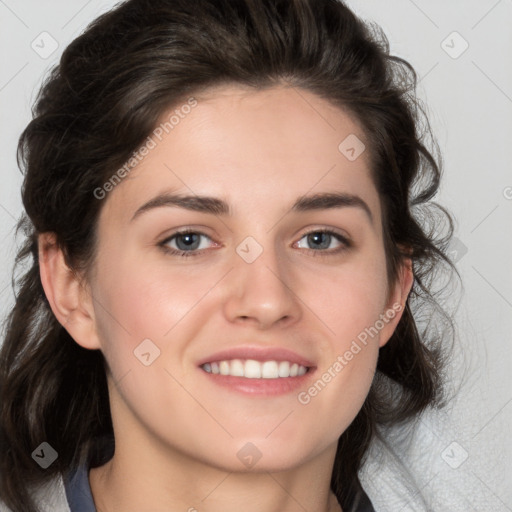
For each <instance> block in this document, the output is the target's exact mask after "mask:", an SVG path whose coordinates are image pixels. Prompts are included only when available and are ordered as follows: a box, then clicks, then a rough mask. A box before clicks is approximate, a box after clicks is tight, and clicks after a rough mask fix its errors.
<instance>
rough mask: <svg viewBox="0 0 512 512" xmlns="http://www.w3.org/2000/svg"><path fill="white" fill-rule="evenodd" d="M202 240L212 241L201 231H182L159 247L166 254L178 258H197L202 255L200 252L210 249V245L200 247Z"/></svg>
mask: <svg viewBox="0 0 512 512" xmlns="http://www.w3.org/2000/svg"><path fill="white" fill-rule="evenodd" d="M201 238H207V239H208V240H211V238H210V237H209V236H207V235H205V234H204V233H201V232H199V231H190V230H188V231H180V232H178V233H174V234H173V235H171V236H170V237H168V238H166V239H165V240H164V241H163V242H161V243H160V244H159V245H160V246H161V247H162V249H163V250H164V251H165V252H167V253H170V254H174V255H176V256H184V257H187V256H197V255H198V254H201V252H199V251H202V250H203V249H206V248H208V244H206V246H204V247H200V246H201ZM173 244H174V247H173Z"/></svg>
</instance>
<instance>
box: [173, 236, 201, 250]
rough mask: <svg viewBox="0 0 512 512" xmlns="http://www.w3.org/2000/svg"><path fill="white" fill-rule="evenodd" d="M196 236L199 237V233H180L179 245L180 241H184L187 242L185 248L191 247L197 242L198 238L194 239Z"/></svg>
mask: <svg viewBox="0 0 512 512" xmlns="http://www.w3.org/2000/svg"><path fill="white" fill-rule="evenodd" d="M194 237H196V238H197V235H196V234H195V233H186V234H184V235H180V236H179V237H178V239H177V240H176V243H177V245H178V247H179V243H180V241H183V242H184V244H185V248H186V249H190V248H191V246H192V245H193V244H195V243H197V240H194Z"/></svg>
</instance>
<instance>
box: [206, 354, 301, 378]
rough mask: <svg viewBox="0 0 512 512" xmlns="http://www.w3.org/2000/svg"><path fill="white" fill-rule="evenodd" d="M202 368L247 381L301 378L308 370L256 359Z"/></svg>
mask: <svg viewBox="0 0 512 512" xmlns="http://www.w3.org/2000/svg"><path fill="white" fill-rule="evenodd" d="M202 368H203V370H204V371H205V372H207V373H214V374H220V375H231V376H232V377H245V378H246V379H277V378H286V377H297V376H298V377H300V376H301V375H304V374H305V373H306V372H307V371H308V369H307V368H306V367H305V366H302V365H300V364H297V363H290V362H289V361H279V362H278V361H265V362H263V363H262V362H260V361H255V360H254V359H246V360H245V361H242V360H241V359H232V360H224V361H217V362H214V363H205V364H203V365H202Z"/></svg>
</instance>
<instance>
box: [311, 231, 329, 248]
mask: <svg viewBox="0 0 512 512" xmlns="http://www.w3.org/2000/svg"><path fill="white" fill-rule="evenodd" d="M329 236H330V235H329V234H328V233H313V234H311V235H309V237H310V241H311V240H312V241H314V243H318V241H319V238H320V239H321V238H322V237H325V238H327V243H325V242H324V243H323V244H321V243H320V244H321V245H322V247H323V248H326V247H329V241H328V240H329V239H328V237H329Z"/></svg>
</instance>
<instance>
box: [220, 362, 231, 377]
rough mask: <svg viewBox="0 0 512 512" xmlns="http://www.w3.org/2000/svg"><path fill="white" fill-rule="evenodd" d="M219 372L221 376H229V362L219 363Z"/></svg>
mask: <svg viewBox="0 0 512 512" xmlns="http://www.w3.org/2000/svg"><path fill="white" fill-rule="evenodd" d="M219 370H220V374H221V375H229V362H228V361H221V362H220V363H219Z"/></svg>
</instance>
